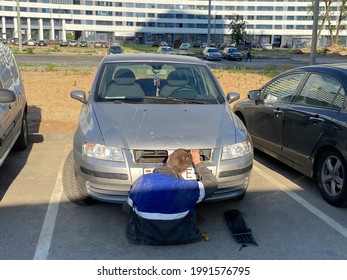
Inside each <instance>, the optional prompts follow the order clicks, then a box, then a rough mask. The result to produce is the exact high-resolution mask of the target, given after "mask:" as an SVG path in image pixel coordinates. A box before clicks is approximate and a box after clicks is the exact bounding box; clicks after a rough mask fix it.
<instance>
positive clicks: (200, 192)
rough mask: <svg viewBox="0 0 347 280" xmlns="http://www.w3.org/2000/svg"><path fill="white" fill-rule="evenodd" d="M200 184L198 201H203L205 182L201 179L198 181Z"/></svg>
mask: <svg viewBox="0 0 347 280" xmlns="http://www.w3.org/2000/svg"><path fill="white" fill-rule="evenodd" d="M198 186H199V199H198V201H197V202H196V203H199V202H201V201H202V200H203V199H204V197H205V188H204V184H203V183H202V182H201V181H199V182H198Z"/></svg>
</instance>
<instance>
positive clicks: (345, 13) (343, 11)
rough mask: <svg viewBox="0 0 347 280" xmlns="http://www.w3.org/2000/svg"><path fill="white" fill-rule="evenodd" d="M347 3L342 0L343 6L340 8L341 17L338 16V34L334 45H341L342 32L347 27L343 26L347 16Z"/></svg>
mask: <svg viewBox="0 0 347 280" xmlns="http://www.w3.org/2000/svg"><path fill="white" fill-rule="evenodd" d="M346 1H347V0H341V4H340V7H339V15H338V20H337V24H336V34H335V37H334V44H336V45H338V44H339V36H340V31H341V30H344V29H345V28H346V25H345V24H343V20H345V19H346V16H347V10H346Z"/></svg>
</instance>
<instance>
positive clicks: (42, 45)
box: [37, 40, 48, 47]
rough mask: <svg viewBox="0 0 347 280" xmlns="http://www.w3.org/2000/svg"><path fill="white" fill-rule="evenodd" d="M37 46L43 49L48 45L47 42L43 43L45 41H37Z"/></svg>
mask: <svg viewBox="0 0 347 280" xmlns="http://www.w3.org/2000/svg"><path fill="white" fill-rule="evenodd" d="M37 45H38V46H40V47H45V46H47V45H48V43H47V41H45V40H39V41H38V42H37Z"/></svg>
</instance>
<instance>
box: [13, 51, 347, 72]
mask: <svg viewBox="0 0 347 280" xmlns="http://www.w3.org/2000/svg"><path fill="white" fill-rule="evenodd" d="M15 57H16V60H17V63H18V65H19V66H21V67H25V68H30V67H32V68H37V67H47V66H48V65H54V66H55V67H57V68H64V67H82V68H95V69H96V68H97V67H98V65H99V63H100V62H101V59H102V58H103V57H102V56H77V55H76V56H73V55H68V56H64V55H25V54H17V55H15ZM206 62H207V64H209V65H210V67H211V68H230V67H241V68H242V67H249V68H253V69H263V68H268V67H299V66H306V65H309V64H310V58H309V57H308V56H306V55H293V56H291V57H283V58H281V57H259V58H257V57H255V58H253V59H252V61H245V60H243V61H229V60H225V59H222V60H221V61H206ZM346 62H347V60H346V58H344V57H330V56H319V57H317V58H316V64H327V63H328V64H330V63H346Z"/></svg>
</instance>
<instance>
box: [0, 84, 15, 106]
mask: <svg viewBox="0 0 347 280" xmlns="http://www.w3.org/2000/svg"><path fill="white" fill-rule="evenodd" d="M14 101H16V95H15V94H14V92H13V91H11V90H8V89H4V88H2V89H0V103H12V102H14Z"/></svg>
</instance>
